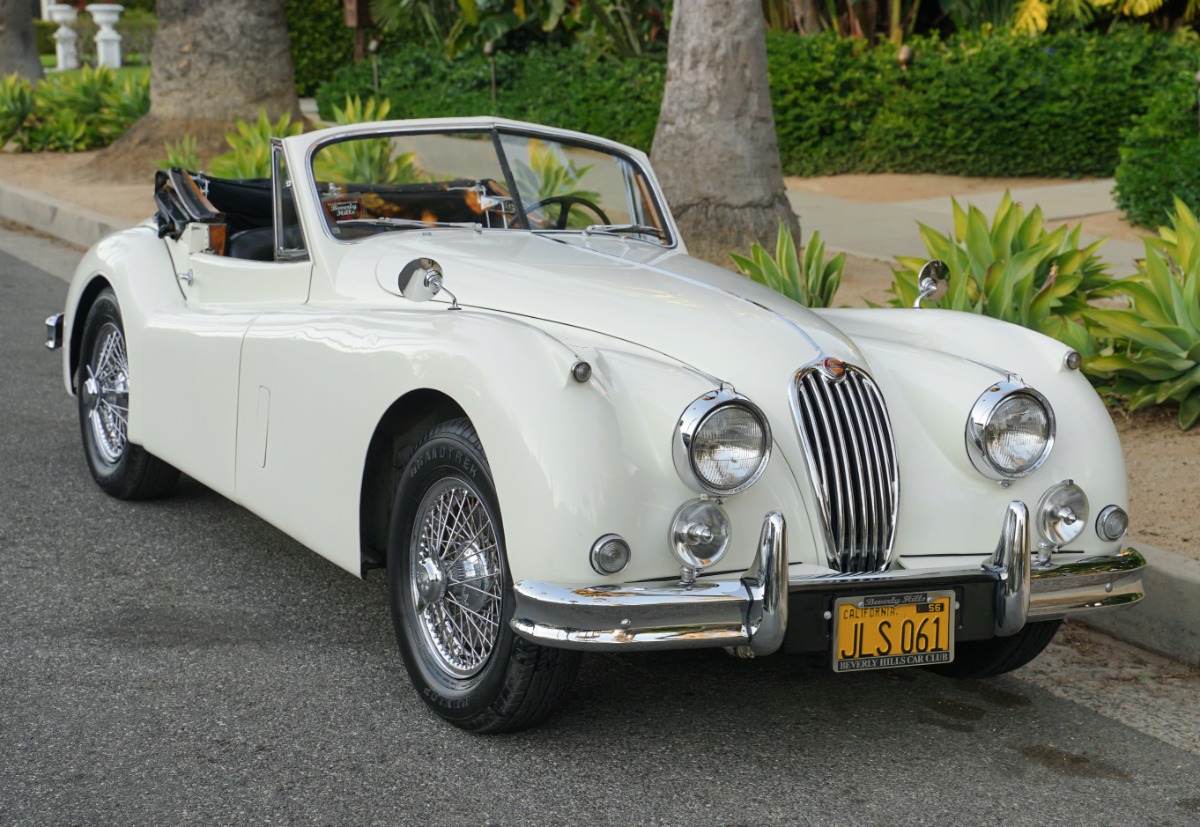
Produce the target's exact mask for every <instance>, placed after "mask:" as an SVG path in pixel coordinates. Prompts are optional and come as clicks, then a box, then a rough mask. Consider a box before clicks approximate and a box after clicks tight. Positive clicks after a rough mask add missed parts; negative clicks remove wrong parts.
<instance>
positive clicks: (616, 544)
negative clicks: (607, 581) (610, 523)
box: [590, 534, 629, 575]
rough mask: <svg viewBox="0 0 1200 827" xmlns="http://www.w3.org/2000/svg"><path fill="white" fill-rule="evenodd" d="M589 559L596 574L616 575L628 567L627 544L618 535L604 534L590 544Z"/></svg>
mask: <svg viewBox="0 0 1200 827" xmlns="http://www.w3.org/2000/svg"><path fill="white" fill-rule="evenodd" d="M590 559H591V563H592V568H594V569H595V570H596V573H597V574H606V575H607V574H616V573H618V572H620V571H622V570H623V569H624V568H625V567H626V566H628V565H629V543H626V542H625V541H624V540H623V539H622V538H621V537H620V536H619V535H616V534H605V535H604V536H603V537H601V538H600V539H599V540H597V541H596V542H594V543H592V553H591V556H590Z"/></svg>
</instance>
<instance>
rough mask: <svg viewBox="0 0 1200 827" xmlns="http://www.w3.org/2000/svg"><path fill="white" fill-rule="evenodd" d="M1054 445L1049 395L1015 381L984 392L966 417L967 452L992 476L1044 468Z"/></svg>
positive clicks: (1010, 476) (1012, 476) (1004, 476)
mask: <svg viewBox="0 0 1200 827" xmlns="http://www.w3.org/2000/svg"><path fill="white" fill-rule="evenodd" d="M1053 445H1054V411H1053V410H1052V409H1051V407H1050V403H1049V401H1047V399H1046V397H1044V396H1042V395H1041V394H1040V393H1038V392H1037V391H1035V390H1034V389H1033V388H1029V387H1026V386H1024V385H1021V384H1018V383H1016V382H1012V381H1008V382H999V383H997V384H995V385H993V386H992V387H990V388H988V389H987V390H986V391H984V392H983V395H982V396H980V397H979V399H978V400H977V401H976V402H975V406H974V407H973V408H972V409H971V415H970V417H968V418H967V454H968V455H969V456H970V457H971V462H972V463H973V464H974V465H975V468H976V469H977V470H978V471H979V472H980V473H981V474H984V475H985V476H988V477H991V478H992V479H997V480H1000V479H1018V478H1020V477H1025V476H1028V475H1029V474H1032V473H1033V472H1034V471H1036V470H1037V469H1038V468H1040V467H1041V465H1042V463H1044V462H1045V461H1046V457H1048V456H1049V455H1050V448H1051V447H1052V446H1053Z"/></svg>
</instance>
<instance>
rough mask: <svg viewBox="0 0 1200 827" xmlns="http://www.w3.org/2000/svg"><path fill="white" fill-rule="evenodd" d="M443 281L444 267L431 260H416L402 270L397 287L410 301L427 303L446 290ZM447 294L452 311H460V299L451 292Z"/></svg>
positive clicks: (447, 291)
mask: <svg viewBox="0 0 1200 827" xmlns="http://www.w3.org/2000/svg"><path fill="white" fill-rule="evenodd" d="M442 281H443V276H442V265H440V264H438V263H437V262H436V261H434V260H433V259H431V258H414V259H413V260H412V261H410V262H409V263H408V264H406V265H404V267H403V268H402V269H401V270H400V275H399V276H397V277H396V287H397V288H398V289H399V290H400V295H401V296H404V298H406V299H408V300H409V301H414V302H427V301H429V300H430V299H432V298H433V297H434V296H436V295H437V294H438V293H441V292H442V291H443V290H444V288H443V286H442ZM445 292H446V295H448V296H449V297H450V300H451V304H450V309H451V310H459V309H460V308H459V305H458V299H457V298H455V296H454V294H453V293H451V292H450V291H449V290H446V291H445Z"/></svg>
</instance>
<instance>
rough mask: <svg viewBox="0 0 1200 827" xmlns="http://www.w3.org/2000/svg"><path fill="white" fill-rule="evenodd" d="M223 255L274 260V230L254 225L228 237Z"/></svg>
mask: <svg viewBox="0 0 1200 827" xmlns="http://www.w3.org/2000/svg"><path fill="white" fill-rule="evenodd" d="M225 255H227V256H229V257H230V258H244V259H249V260H250V261H274V260H275V231H274V229H272V228H271V227H254V228H253V229H249V230H242V231H241V232H237V233H234V234H233V235H231V236H230V237H229V242H228V243H227V244H226V246H225Z"/></svg>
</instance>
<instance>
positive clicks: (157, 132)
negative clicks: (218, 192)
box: [0, 0, 303, 179]
mask: <svg viewBox="0 0 1200 827" xmlns="http://www.w3.org/2000/svg"><path fill="white" fill-rule="evenodd" d="M0 2H2V0H0ZM156 11H157V14H158V33H157V34H156V35H155V37H154V48H153V50H152V52H151V62H150V114H149V115H147V116H146V117H144V118H142V119H141V120H140V121H138V122H137V123H136V124H135V125H134V126H133V128H132V129H130V130H129V132H127V133H126V134H125V135H124V136H122V137H121V138H120V139H119V140H118V141H116V142H115V143H114V144H113V145H112V146H111V147H109V149H108V150H105V155H106V157H105V159H104V160H105V162H107V168H106V173H107V174H109V175H113V174H115V175H116V176H118V177H120V178H125V179H129V178H139V179H140V178H141V177H143V176H145V175H148V174H153V171H154V162H155V161H157V160H160V159H162V158H165V157H166V151H165V149H164V146H163V145H164V144H165V143H166V142H167V141H177V140H179V139H180V138H183V137H185V136H188V137H193V138H195V139H196V142H197V146H198V149H199V154H200V157H201V159H202V160H203V161H205V162H207V160H208V159H209V158H211V157H212V156H213V155H216V154H219V153H221V152H225V151H227V150H228V146H226V144H225V141H224V135H225V133H226V132H228V131H231V130H232V129H233V125H234V122H235V121H236V120H237V119H238V118H243V119H245V120H248V121H249V120H253V119H255V118H257V117H258V110H259V108H260V107H261V108H263V109H265V110H266V111H267V115H268V116H269V117H270V118H271V120H276V119H278V118H279V116H280V115H282V114H284V113H285V112H286V113H288V114H290V115H291V116H292V121H293V122H296V121H299V120H301V119H302V118H303V115H302V114H301V113H300V101H299V100H298V99H297V97H296V81H295V77H294V74H293V71H292V52H291V42H290V39H289V37H288V29H287V19H286V17H285V16H284V0H158V2H157V4H156Z"/></svg>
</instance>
